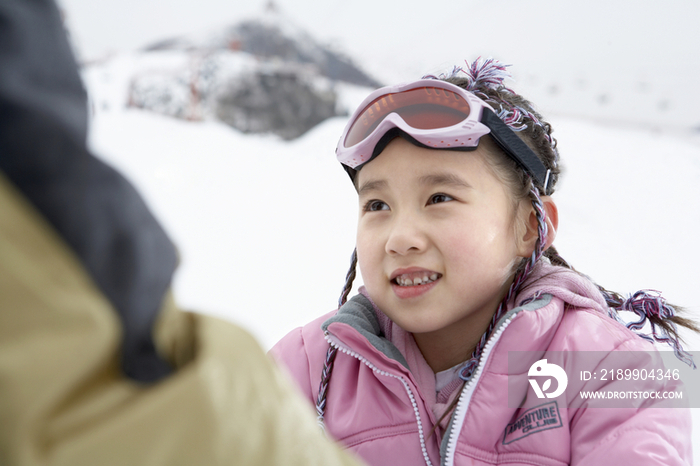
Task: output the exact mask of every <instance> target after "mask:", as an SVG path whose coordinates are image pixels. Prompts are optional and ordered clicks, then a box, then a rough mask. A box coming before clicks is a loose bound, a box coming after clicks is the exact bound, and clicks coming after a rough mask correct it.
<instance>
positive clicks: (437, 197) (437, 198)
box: [428, 194, 454, 205]
mask: <svg viewBox="0 0 700 466" xmlns="http://www.w3.org/2000/svg"><path fill="white" fill-rule="evenodd" d="M448 201H454V198H453V197H451V196H448V195H447V194H433V195H432V196H430V200H429V201H428V204H429V205H430V204H439V203H441V202H448Z"/></svg>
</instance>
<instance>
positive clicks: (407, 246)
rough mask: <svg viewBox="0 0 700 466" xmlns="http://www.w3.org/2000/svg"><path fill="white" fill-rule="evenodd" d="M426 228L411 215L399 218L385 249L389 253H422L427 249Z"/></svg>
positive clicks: (393, 226)
mask: <svg viewBox="0 0 700 466" xmlns="http://www.w3.org/2000/svg"><path fill="white" fill-rule="evenodd" d="M426 246H427V236H426V233H425V229H424V228H423V227H422V226H421V225H420V223H419V222H418V221H417V219H415V218H412V217H410V216H403V217H401V218H397V219H396V220H395V221H394V223H393V225H392V227H391V230H390V231H389V237H388V238H387V241H386V245H385V251H386V253H387V254H389V255H395V254H398V255H407V254H412V253H420V252H423V251H424V250H425V249H426Z"/></svg>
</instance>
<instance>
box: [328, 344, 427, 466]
mask: <svg viewBox="0 0 700 466" xmlns="http://www.w3.org/2000/svg"><path fill="white" fill-rule="evenodd" d="M325 337H326V341H328V343H329V344H330V345H331V346H333V347H334V348H337V349H338V350H340V351H342V352H343V353H345V354H347V355H349V356H352V357H353V358H355V359H358V360H359V361H360V362H362V363H364V364H365V365H366V366H367V367H369V368H370V369H372V371H374V372H375V373H376V374H380V375H383V376H386V377H393V378H395V379H398V380H399V381H400V382H401V383H402V384H403V387H404V389H405V390H406V393H408V398H409V399H410V400H411V405H412V406H413V413H414V414H415V416H416V423H417V424H418V436H419V437H420V447H421V451H422V452H423V459H424V460H425V464H427V465H428V466H433V463H432V462H431V461H430V457H429V456H428V449H427V448H426V447H425V436H424V435H423V422H422V421H421V418H420V412H419V411H418V403H416V397H415V396H414V395H413V392H412V391H411V387H409V386H408V383H407V382H406V380H405V379H404V378H403V377H401V376H400V375H394V374H392V373H390V372H387V371H383V370H381V369H379V368H378V367H377V366H375V365H374V364H372V363H371V362H369V360H367V359H366V358H365V357H363V356H362V355H360V354H359V353H356V352H355V351H353V350H351V349H350V348H347V347H345V346H343V345H342V344H341V343H340V342H339V341H337V340H336V339H335V338H333V336H332V335H331V334H330V333H329V332H328V331H326V333H325Z"/></svg>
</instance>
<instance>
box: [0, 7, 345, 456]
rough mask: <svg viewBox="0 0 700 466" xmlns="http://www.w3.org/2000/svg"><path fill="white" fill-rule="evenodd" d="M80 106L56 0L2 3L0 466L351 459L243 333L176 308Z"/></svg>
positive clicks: (155, 234) (136, 206)
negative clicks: (90, 140) (91, 143)
mask: <svg viewBox="0 0 700 466" xmlns="http://www.w3.org/2000/svg"><path fill="white" fill-rule="evenodd" d="M86 110H87V105H86V96H85V91H84V89H83V87H82V84H81V81H80V78H79V75H78V72H77V68H76V65H75V61H74V59H73V57H72V52H71V50H70V47H69V45H68V42H67V40H66V37H65V31H64V30H63V26H62V24H61V20H60V13H59V11H58V9H57V7H56V5H55V4H54V3H53V0H31V1H30V0H2V1H0V465H3V466H20V465H21V466H25V465H26V466H29V465H56V466H58V465H70V466H80V465H117V464H120V465H142V466H151V465H153V466H155V465H168V466H172V465H181V464H183V465H185V464H187V465H190V464H191V465H239V464H240V465H243V464H245V465H276V464H284V465H300V466H301V465H351V464H356V463H355V460H353V459H351V458H350V457H349V456H348V455H347V454H346V453H344V452H343V451H341V450H340V449H339V448H338V447H337V446H336V445H335V444H333V443H331V442H330V441H329V440H327V439H326V437H325V436H324V435H323V433H322V432H321V430H320V429H319V427H318V426H317V424H316V422H315V419H314V416H313V413H312V408H311V407H310V406H308V403H307V402H305V401H303V400H302V399H301V398H300V397H298V396H297V394H296V393H295V392H294V391H293V390H294V389H293V388H291V384H288V383H287V380H286V379H285V378H283V377H281V376H280V373H279V372H278V370H277V369H276V368H275V367H273V365H272V364H271V362H270V361H269V360H268V358H267V356H266V355H265V354H264V353H263V352H262V350H261V349H260V347H259V346H258V345H257V344H256V342H255V341H254V340H253V339H252V338H251V336H250V335H249V334H248V333H246V332H245V331H243V330H241V329H240V328H238V327H236V326H235V325H233V324H230V323H227V322H223V321H220V320H217V319H215V318H212V317H207V316H204V315H198V314H194V313H189V312H184V311H182V310H180V309H178V308H177V306H176V305H175V303H174V300H173V299H172V296H171V293H170V286H171V281H172V275H173V272H174V270H175V267H176V264H177V254H176V251H175V247H174V246H173V245H172V243H171V242H170V240H169V238H168V237H167V235H166V234H165V232H164V231H163V229H162V228H161V227H160V225H159V224H158V222H157V221H156V220H155V218H154V217H153V215H152V214H151V213H150V212H149V211H148V209H147V207H146V205H145V203H144V202H143V200H142V199H141V197H140V196H139V195H138V193H137V192H136V191H135V190H134V188H133V187H132V186H131V184H130V183H129V182H128V181H127V180H126V179H124V177H123V176H121V175H120V174H119V173H118V172H116V171H115V170H113V169H112V168H111V167H109V166H107V165H105V164H104V163H103V162H101V161H100V160H98V159H97V158H95V157H93V156H92V155H91V154H90V153H89V151H88V149H87V147H86V143H85V141H86V133H87V111H86ZM232 150H235V148H232ZM231 304H232V305H234V303H231Z"/></svg>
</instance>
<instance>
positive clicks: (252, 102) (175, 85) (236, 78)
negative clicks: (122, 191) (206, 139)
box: [127, 6, 380, 139]
mask: <svg viewBox="0 0 700 466" xmlns="http://www.w3.org/2000/svg"><path fill="white" fill-rule="evenodd" d="M139 53H140V55H141V57H140V58H139V63H140V64H139V65H138V66H136V67H135V69H134V71H133V75H132V76H131V78H130V84H129V89H128V97H127V104H128V105H129V106H131V107H136V108H142V109H147V110H151V111H154V112H157V113H161V114H165V115H169V116H173V117H176V118H181V119H187V120H202V119H208V118H216V119H218V120H220V121H222V122H224V123H226V124H228V125H230V126H232V127H234V128H236V129H238V130H240V131H242V132H245V133H273V134H276V135H278V136H280V137H281V138H283V139H294V138H297V137H298V136H300V135H302V134H304V133H305V132H306V131H308V130H309V129H310V128H312V127H314V126H315V125H317V124H318V123H320V122H321V121H323V120H325V119H327V118H330V117H333V116H337V115H341V114H344V113H345V112H346V109H343V108H340V107H339V105H338V103H337V94H336V92H335V87H336V85H337V84H338V83H347V84H352V85H357V86H363V87H365V86H366V87H378V86H379V85H380V83H378V82H377V81H375V80H374V79H373V78H371V77H370V76H368V75H367V74H366V73H365V72H363V71H362V70H361V69H360V68H359V67H357V66H356V65H354V64H353V62H352V61H351V60H350V59H349V58H347V57H345V56H344V55H342V54H340V53H338V52H335V51H333V50H331V49H329V48H328V47H325V46H323V45H321V44H319V43H318V42H316V41H315V40H314V39H313V38H312V37H311V36H310V35H309V34H307V33H306V32H305V31H303V30H301V29H299V28H297V27H295V26H294V25H293V24H292V23H291V22H290V21H288V20H287V19H286V17H285V16H284V15H282V14H281V13H279V11H277V9H276V8H271V7H269V6H268V9H267V11H266V12H265V14H264V15H262V16H260V17H258V18H255V19H249V20H245V21H241V22H239V23H237V24H235V25H232V26H230V27H227V28H224V29H223V30H219V31H213V32H210V33H208V34H205V35H202V36H200V37H178V38H171V39H166V40H163V41H159V42H157V43H154V44H151V45H149V46H147V47H145V48H144V49H143V50H141V51H140V52H139Z"/></svg>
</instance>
